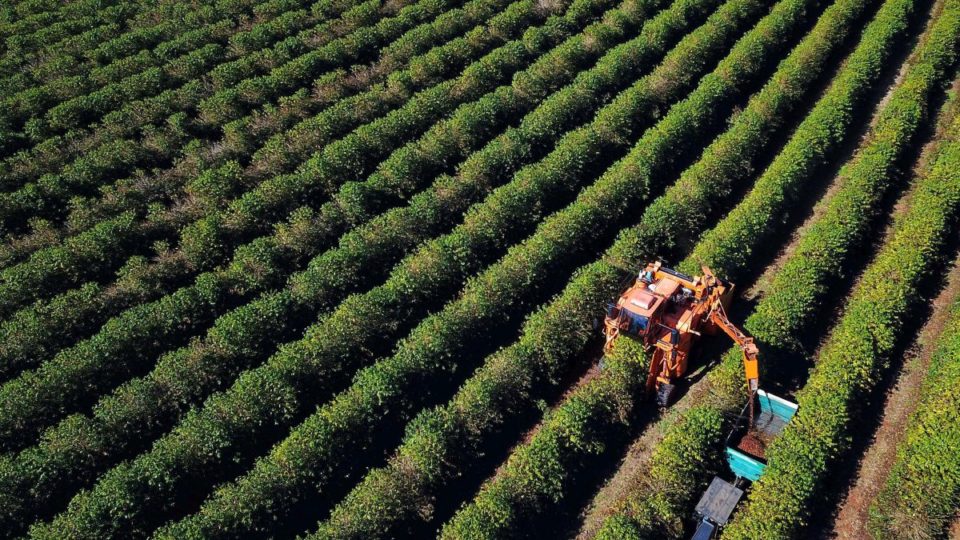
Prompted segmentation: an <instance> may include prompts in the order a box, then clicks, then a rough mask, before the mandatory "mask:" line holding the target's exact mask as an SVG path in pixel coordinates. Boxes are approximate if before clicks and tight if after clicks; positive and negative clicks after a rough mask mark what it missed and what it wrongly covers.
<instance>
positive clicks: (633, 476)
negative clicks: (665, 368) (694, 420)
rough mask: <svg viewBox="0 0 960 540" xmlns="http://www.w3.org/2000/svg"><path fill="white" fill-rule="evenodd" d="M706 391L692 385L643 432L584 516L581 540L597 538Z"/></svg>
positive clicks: (579, 536)
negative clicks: (679, 421) (663, 443)
mask: <svg viewBox="0 0 960 540" xmlns="http://www.w3.org/2000/svg"><path fill="white" fill-rule="evenodd" d="M705 370H706V368H705V367H702V368H701V370H700V371H701V373H695V374H694V376H697V375H700V374H702V372H703V371H705ZM700 380H702V378H701V379H700ZM706 391H707V388H706V385H703V384H694V385H692V386H691V387H690V388H689V389H688V390H687V392H686V393H685V394H684V395H683V396H682V397H681V398H680V399H679V400H677V402H676V403H674V404H673V405H672V406H670V408H669V409H668V410H667V411H666V412H665V413H664V414H663V416H661V417H660V418H659V419H656V421H655V422H654V423H653V424H652V425H650V426H649V427H648V428H647V429H645V430H643V431H642V432H641V434H640V436H639V437H638V438H637V439H635V440H634V442H633V443H631V444H630V448H629V449H628V450H627V452H626V454H625V455H624V457H623V459H622V460H621V461H620V464H619V466H618V467H617V469H616V474H614V475H613V476H612V477H610V478H609V479H608V480H607V482H606V483H604V485H603V486H602V487H601V488H600V489H599V490H598V491H597V493H596V495H594V497H593V500H592V501H591V502H590V504H589V506H587V508H586V509H585V510H584V512H583V514H582V515H581V518H580V520H581V525H580V532H579V533H578V534H577V539H578V540H587V539H590V538H593V537H594V536H595V535H596V534H597V531H598V530H599V529H600V526H601V525H602V524H603V520H604V519H606V518H607V516H609V515H610V514H611V513H612V512H613V509H614V508H615V507H616V505H617V503H619V502H620V501H622V500H623V499H624V498H625V496H626V494H627V493H629V492H630V490H631V488H632V487H633V486H634V484H635V483H636V482H637V481H638V480H639V475H640V472H641V470H642V469H643V467H644V466H645V465H646V463H647V462H648V461H649V459H650V455H651V454H652V453H653V449H654V448H656V447H657V445H658V444H660V441H661V440H662V439H663V436H664V434H665V433H666V427H667V426H670V425H672V424H673V422H674V420H675V419H676V417H677V416H679V415H681V414H683V413H684V412H686V411H687V410H689V409H690V408H691V407H693V406H694V405H696V404H697V403H700V402H702V401H703V398H704V397H705V396H704V393H705V392H706Z"/></svg>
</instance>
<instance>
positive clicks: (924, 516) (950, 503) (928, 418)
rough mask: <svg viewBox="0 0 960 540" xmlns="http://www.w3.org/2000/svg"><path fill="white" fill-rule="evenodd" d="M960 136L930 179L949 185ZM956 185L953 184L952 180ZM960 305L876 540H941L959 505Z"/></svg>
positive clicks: (880, 500)
mask: <svg viewBox="0 0 960 540" xmlns="http://www.w3.org/2000/svg"><path fill="white" fill-rule="evenodd" d="M956 135H957V132H956V131H955V132H954V134H953V137H952V142H950V143H949V144H947V145H946V148H944V149H943V150H942V152H941V153H940V154H939V156H938V157H937V158H936V161H935V162H934V164H933V167H932V170H931V171H930V172H929V173H928V176H931V177H939V178H940V179H941V180H942V181H943V182H944V183H945V184H946V183H947V182H949V181H947V180H946V178H947V176H949V175H950V174H955V171H957V170H958V167H960V143H958V142H957V138H956ZM954 183H955V181H954ZM958 358H960V303H957V301H954V304H953V306H952V307H951V308H950V319H949V320H948V322H947V323H946V326H945V327H944V329H943V330H942V332H941V334H940V336H939V337H937V339H936V344H935V346H934V351H933V353H932V357H931V359H930V368H929V371H928V373H927V377H926V380H925V381H924V383H923V386H922V392H923V393H922V395H923V398H922V400H921V401H920V404H919V405H918V406H917V410H916V411H915V412H914V414H913V416H912V417H911V419H910V423H909V425H908V427H907V430H906V433H905V434H904V436H903V440H902V441H901V443H900V445H899V446H898V447H897V457H896V461H894V463H893V467H892V468H891V470H890V475H889V477H888V478H887V480H886V483H885V484H884V486H883V488H882V490H881V491H880V494H879V495H878V496H877V498H876V499H875V500H874V502H873V505H871V507H870V521H869V527H870V532H871V534H873V536H874V537H875V538H878V539H887V538H922V537H927V538H942V537H945V536H946V535H947V529H948V528H949V526H950V522H951V520H952V519H953V518H954V514H955V511H956V508H957V505H958V502H960V459H958V456H957V452H956V449H957V447H958V444H960V422H958V421H957V416H956V411H957V407H958V404H960V394H958V392H960V369H958V368H960V362H958V361H957V359H958Z"/></svg>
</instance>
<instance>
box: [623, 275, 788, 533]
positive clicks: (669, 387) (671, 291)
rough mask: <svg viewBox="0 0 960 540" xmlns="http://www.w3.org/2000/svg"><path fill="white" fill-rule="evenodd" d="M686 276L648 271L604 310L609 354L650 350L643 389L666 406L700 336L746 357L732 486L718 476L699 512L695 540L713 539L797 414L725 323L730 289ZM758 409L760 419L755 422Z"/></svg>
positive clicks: (753, 351) (729, 457) (730, 442)
mask: <svg viewBox="0 0 960 540" xmlns="http://www.w3.org/2000/svg"><path fill="white" fill-rule="evenodd" d="M702 270H703V275H701V276H688V275H686V274H683V273H681V272H677V271H676V270H673V269H670V268H667V267H665V266H663V264H662V263H660V262H655V263H650V264H648V265H647V266H646V267H645V268H644V269H643V270H642V271H640V272H639V274H638V275H637V278H636V280H635V281H634V282H633V283H632V284H631V285H630V286H629V287H628V288H627V289H626V290H625V291H624V292H623V293H622V294H621V295H620V298H619V299H618V300H617V302H616V303H613V304H610V305H608V306H607V314H606V317H605V318H604V334H605V336H606V343H605V345H604V351H605V352H607V351H609V350H610V349H612V348H613V346H614V343H615V342H616V340H617V339H618V338H620V337H621V336H627V337H630V338H633V339H636V340H639V341H640V342H641V343H642V344H643V345H644V348H645V349H646V350H647V351H652V355H651V357H650V368H649V373H648V375H647V383H646V390H647V393H648V394H650V395H656V398H657V403H658V404H659V405H660V406H661V407H666V406H668V405H669V404H670V403H671V401H672V400H673V397H674V394H675V392H676V388H677V383H678V381H679V380H680V379H681V378H682V377H683V376H684V374H685V373H686V372H687V365H688V360H689V357H690V351H691V349H692V348H693V346H694V345H695V344H696V343H697V340H698V338H700V337H701V336H702V335H704V334H707V335H713V334H719V333H720V332H723V333H724V334H726V335H727V336H729V337H730V339H732V340H733V341H734V342H735V343H736V344H737V345H738V346H739V347H740V350H741V351H742V353H743V370H744V377H745V379H746V383H747V391H748V394H749V396H748V400H747V404H746V405H745V406H744V408H743V411H742V412H741V414H740V416H739V417H738V418H737V419H736V421H735V422H734V423H733V427H732V429H731V431H730V433H729V435H728V437H727V439H726V461H727V465H728V467H729V469H730V473H731V474H732V476H733V480H730V481H728V480H724V479H722V478H720V477H714V478H713V481H712V482H711V483H710V485H709V487H708V489H707V491H706V492H705V493H704V494H703V496H702V497H701V499H700V502H699V503H698V504H697V507H696V510H695V517H696V520H697V524H696V532H695V533H694V534H693V538H694V540H709V539H712V538H716V536H717V535H718V534H719V531H720V529H722V528H723V526H724V525H726V523H727V521H728V520H729V519H730V516H731V514H732V513H733V511H734V510H735V508H736V506H737V504H738V503H739V501H740V499H741V498H742V497H743V495H744V490H745V489H747V486H748V485H749V483H750V482H753V481H756V480H757V479H758V478H760V476H761V475H762V474H763V473H764V471H765V469H766V466H767V464H766V455H765V454H766V445H767V444H769V443H770V442H772V441H773V440H774V439H776V438H777V437H778V436H779V435H780V433H781V432H782V431H783V429H784V427H785V426H786V425H787V423H789V422H790V419H791V418H793V416H794V415H795V414H796V412H797V408H798V407H797V405H796V404H795V403H791V402H790V401H787V400H785V399H783V398H781V397H777V396H774V395H773V394H770V393H768V392H765V391H763V390H761V389H760V361H759V350H758V348H757V345H756V344H755V343H754V340H753V338H751V337H750V336H748V335H746V334H745V333H744V332H743V331H742V330H740V329H739V328H738V327H737V326H736V325H734V324H733V323H731V322H730V319H728V318H727V309H728V308H729V306H730V302H731V300H732V298H733V284H732V283H729V282H727V281H724V280H723V279H720V278H718V277H717V276H715V275H714V274H713V272H711V271H710V269H709V268H707V267H702ZM755 406H758V407H759V413H758V414H756V415H755V413H754V412H755V411H754V409H755Z"/></svg>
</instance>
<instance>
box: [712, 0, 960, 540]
mask: <svg viewBox="0 0 960 540" xmlns="http://www.w3.org/2000/svg"><path fill="white" fill-rule="evenodd" d="M958 12H960V2H956V1H948V2H946V3H945V4H944V8H943V11H942V12H941V14H940V15H939V16H938V18H937V19H936V21H935V22H934V24H933V26H932V27H931V29H930V32H929V35H928V36H926V39H925V40H924V41H923V42H922V43H921V45H920V46H919V49H918V51H917V54H916V56H915V58H914V61H913V63H912V65H911V66H910V69H909V71H908V72H907V75H906V77H905V78H904V80H903V82H902V84H901V85H900V86H899V87H898V88H897V89H896V90H895V91H894V93H893V94H892V96H891V98H890V100H889V102H888V103H887V104H886V105H885V106H884V108H883V110H882V111H881V113H880V115H879V117H878V119H877V122H876V123H875V125H874V127H873V129H872V131H871V134H870V135H869V136H868V137H869V139H868V141H869V143H868V144H867V146H865V147H864V148H863V150H862V151H861V152H859V153H858V154H857V156H856V157H855V158H854V159H853V161H852V162H851V163H850V164H848V165H847V167H846V168H845V170H844V171H843V173H842V174H844V175H845V176H846V180H847V182H848V185H857V181H858V180H859V179H860V178H861V177H865V176H868V177H876V176H882V175H885V174H889V171H890V170H891V169H892V166H893V162H894V159H895V158H896V156H898V155H899V154H900V153H901V152H902V151H903V150H904V148H905V147H906V145H907V144H908V142H909V141H910V140H912V139H913V138H914V136H915V133H916V130H917V127H918V125H919V124H920V122H921V121H922V120H923V119H924V118H925V117H926V110H927V108H928V103H929V100H930V99H931V96H932V94H933V92H935V91H936V90H937V89H938V88H939V87H940V86H941V85H942V84H944V83H945V82H946V79H947V77H948V75H949V74H950V73H951V72H952V71H951V70H952V68H953V66H954V65H955V61H956V51H957V44H958V43H960V41H958V40H960V16H958ZM953 129H956V124H954V126H953ZM956 180H957V178H956V175H955V174H951V173H947V174H937V173H936V172H935V173H934V174H928V175H926V176H925V177H923V178H921V179H920V180H919V182H918V184H917V187H916V189H915V190H914V192H913V194H912V197H911V200H910V208H909V210H908V211H907V212H906V214H905V215H904V216H903V217H902V218H900V219H898V220H897V221H896V222H895V223H894V226H893V230H892V234H891V236H890V238H889V239H888V240H887V242H886V243H885V244H884V246H883V247H882V248H881V250H880V251H879V253H878V254H877V255H876V257H875V258H874V259H873V261H872V262H871V263H870V265H869V266H868V267H867V269H866V270H865V271H864V273H863V274H862V276H861V277H860V280H859V282H858V285H857V288H856V289H855V290H854V292H853V293H852V295H851V296H850V298H849V300H848V302H847V304H846V307H845V312H844V315H843V317H842V318H841V319H840V321H839V322H838V323H837V325H836V326H835V327H834V329H833V330H832V331H831V333H830V337H829V338H828V340H827V342H826V343H825V344H824V345H823V347H822V349H821V352H820V354H819V360H818V362H817V366H816V368H815V369H814V370H813V372H812V374H811V375H810V378H809V380H808V381H807V383H806V385H805V386H804V388H803V390H802V391H801V392H800V393H799V394H798V396H797V401H798V402H799V404H800V410H799V412H798V414H797V417H796V418H795V419H794V420H793V421H792V422H791V423H790V424H789V425H788V426H787V428H786V429H785V430H784V432H783V434H782V435H781V436H780V438H778V439H777V440H776V441H774V443H773V444H772V445H771V446H770V448H769V450H768V454H767V455H768V461H769V466H768V469H767V472H766V474H765V475H764V476H763V477H762V478H761V479H760V480H759V481H758V482H757V483H756V484H755V485H754V487H753V489H752V490H751V492H750V497H749V500H748V503H747V505H746V507H745V508H744V509H743V511H742V512H741V513H740V514H739V515H738V517H737V519H735V520H734V522H733V523H732V524H731V526H730V527H728V528H727V530H726V533H725V534H726V536H728V537H730V538H755V537H757V536H758V535H759V536H787V535H790V534H793V533H794V532H795V531H797V530H798V529H799V528H800V527H801V526H802V525H803V524H804V522H805V518H806V516H807V515H809V512H810V504H811V501H812V498H813V494H814V493H815V491H816V489H817V487H818V486H819V485H821V482H822V481H823V479H824V477H825V475H826V474H827V472H828V470H829V467H830V466H831V465H832V464H833V463H835V462H836V460H837V459H838V458H839V457H840V456H841V455H842V454H843V452H845V451H846V449H847V447H848V442H849V426H850V421H851V419H852V418H853V415H854V413H855V411H856V408H857V404H858V403H859V402H860V401H861V398H862V397H863V396H865V395H866V394H867V393H869V391H870V390H871V389H872V388H874V386H875V385H876V383H877V382H878V380H879V378H880V375H881V373H882V372H883V370H884V369H885V368H886V366H887V365H888V363H889V361H890V356H891V354H892V352H893V350H894V348H895V346H896V343H897V340H896V336H897V332H898V330H900V329H901V328H902V327H903V321H904V319H905V318H906V316H907V315H908V313H909V310H910V309H911V308H913V307H915V306H916V305H917V304H918V303H919V301H920V297H919V290H920V288H921V285H922V284H923V283H924V281H925V280H927V279H929V275H930V272H931V269H932V268H936V267H937V266H939V265H940V264H942V260H940V257H939V255H938V251H939V249H940V248H941V247H942V245H943V242H944V240H945V236H944V235H945V234H946V231H949V230H951V227H952V224H953V223H955V218H956V214H957V211H958V204H960V183H958V182H957V181H956ZM835 200H836V201H843V202H846V201H848V200H849V199H847V198H846V197H838V198H836V199H835ZM827 215H828V216H829V213H828V214H827ZM828 219H829V218H828ZM841 231H842V229H841ZM810 234H813V229H811V232H810ZM831 238H833V237H832V236H831ZM848 238H856V237H855V236H854V235H850V236H848Z"/></svg>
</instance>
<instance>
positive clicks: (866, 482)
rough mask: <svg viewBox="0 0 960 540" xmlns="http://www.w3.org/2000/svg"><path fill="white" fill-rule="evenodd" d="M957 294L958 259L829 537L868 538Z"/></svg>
mask: <svg viewBox="0 0 960 540" xmlns="http://www.w3.org/2000/svg"><path fill="white" fill-rule="evenodd" d="M939 4H940V2H938V5H939ZM958 90H960V80H957V81H954V84H953V85H952V88H951V92H952V93H953V94H954V95H956V92H957V91H958ZM958 109H960V103H958V102H957V101H956V99H954V102H953V103H949V104H947V106H946V107H944V114H941V115H940V117H939V118H938V123H937V129H936V130H934V132H933V134H932V135H931V136H930V138H929V141H928V142H927V143H926V145H925V146H924V147H923V150H922V152H921V153H920V156H919V158H918V159H917V161H916V163H915V164H914V167H913V171H912V176H913V178H916V177H919V176H921V175H923V174H925V173H926V172H927V169H928V168H929V163H930V161H931V159H932V156H933V149H934V147H935V144H936V142H937V141H938V140H939V139H940V138H941V137H942V135H943V129H944V128H945V126H947V125H949V124H950V123H951V122H952V120H953V118H954V117H955V115H956V114H958ZM914 191H915V187H914V186H911V188H910V189H909V190H908V191H907V192H906V193H905V194H904V195H903V196H902V197H901V198H900V199H899V200H898V201H897V204H896V205H895V207H894V210H893V213H892V219H891V222H892V221H893V219H896V216H897V215H899V214H901V213H903V212H904V211H906V209H907V208H909V206H910V201H911V200H912V198H913V193H914ZM890 230H891V227H890V226H888V227H887V228H886V230H885V231H884V234H882V235H881V238H882V239H883V240H886V239H887V238H888V236H889V234H890ZM958 297H960V258H958V259H957V260H956V261H954V263H953V266H952V268H951V270H950V272H949V276H948V279H947V282H946V283H945V284H944V286H943V288H942V289H941V290H940V292H939V294H938V296H937V297H936V299H934V300H933V302H932V304H931V309H930V316H929V318H928V319H927V321H926V322H925V323H924V325H923V327H922V328H921V329H920V331H919V332H918V334H917V338H916V339H915V340H914V341H913V343H911V345H910V346H909V348H908V349H907V350H906V352H905V353H904V357H903V360H902V361H901V362H900V363H899V364H898V367H897V368H896V369H897V372H896V373H895V374H893V379H892V381H893V382H892V384H891V385H890V387H889V389H888V390H887V394H886V397H885V398H884V402H883V405H882V408H881V409H879V412H880V415H881V416H880V421H879V424H878V425H877V427H876V428H875V429H874V430H873V433H872V437H871V440H870V442H869V443H868V445H867V448H866V450H865V451H864V453H863V454H862V456H861V457H860V458H859V462H858V463H855V466H856V467H857V471H856V474H855V475H854V476H852V477H851V478H852V480H851V483H850V484H848V485H847V486H846V493H844V495H843V497H842V498H841V499H840V501H839V503H838V505H837V507H836V511H835V512H834V514H833V516H832V518H831V519H828V520H827V521H828V525H827V526H826V527H825V530H826V531H829V534H830V535H831V536H832V537H833V538H837V539H841V540H859V539H863V538H870V536H869V533H868V532H867V530H866V523H867V517H868V516H867V512H868V510H869V507H870V504H871V503H872V502H873V500H874V498H875V497H876V495H877V493H878V492H879V490H880V489H881V488H882V487H883V483H884V482H885V481H886V478H887V475H888V473H889V470H890V467H891V466H892V464H893V461H894V459H895V457H896V448H897V446H898V444H899V442H900V440H901V439H902V437H903V433H904V431H905V429H906V427H907V423H908V422H909V419H910V415H911V414H912V413H913V411H914V410H915V409H916V404H917V402H918V401H919V400H920V399H921V398H922V394H921V392H922V388H921V387H922V383H923V380H924V378H925V377H926V374H927V371H928V368H929V365H930V357H931V353H932V350H931V349H932V346H933V344H934V343H935V341H936V338H937V336H938V335H939V334H940V332H941V330H942V328H943V325H944V324H945V323H946V320H947V317H948V316H949V309H948V308H949V306H950V305H951V304H952V303H953V301H954V300H956V299H957V298H958Z"/></svg>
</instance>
